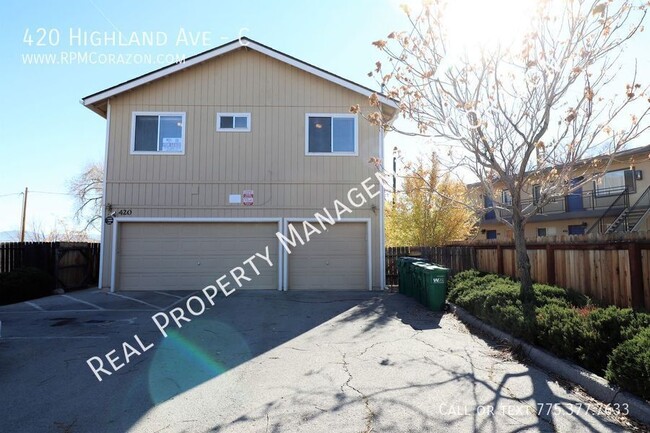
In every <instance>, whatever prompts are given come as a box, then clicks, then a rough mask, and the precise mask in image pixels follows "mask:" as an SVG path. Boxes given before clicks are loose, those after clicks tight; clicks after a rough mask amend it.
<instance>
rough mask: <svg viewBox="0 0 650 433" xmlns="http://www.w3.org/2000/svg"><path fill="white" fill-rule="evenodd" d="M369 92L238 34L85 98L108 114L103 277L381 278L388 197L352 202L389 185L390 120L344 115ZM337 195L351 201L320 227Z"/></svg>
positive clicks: (177, 285)
mask: <svg viewBox="0 0 650 433" xmlns="http://www.w3.org/2000/svg"><path fill="white" fill-rule="evenodd" d="M373 93H374V92H373V91H372V90H371V89H368V88H366V87H364V86H361V85H359V84H356V83H354V82H352V81H349V80H346V79H344V78H342V77H339V76H337V75H334V74H332V73H330V72H327V71H325V70H323V69H320V68H318V67H315V66H312V65H310V64H307V63H305V62H303V61H300V60H298V59H296V58H294V57H291V56H288V55H286V54H283V53H281V52H279V51H276V50H274V49H272V48H270V47H267V46H265V45H262V44H260V43H258V42H255V41H253V40H250V39H248V38H244V39H241V40H235V41H233V42H230V43H227V44H225V45H222V46H220V47H217V48H215V49H212V50H209V51H206V52H203V53H201V54H199V55H196V56H194V57H191V58H188V59H187V60H186V61H185V62H184V63H179V64H174V65H170V66H167V67H164V68H162V69H158V70H156V71H153V72H151V73H148V74H145V75H142V76H140V77H137V78H134V79H132V80H129V81H126V82H124V83H121V84H118V85H116V86H113V87H110V88H108V89H105V90H102V91H100V92H97V93H94V94H92V95H90V96H87V97H85V98H83V100H82V103H83V104H84V105H85V106H86V107H88V108H89V109H91V110H92V111H94V112H95V113H97V114H99V115H100V116H102V117H105V118H106V120H107V127H106V161H105V167H104V169H105V185H104V197H103V200H104V208H105V215H104V217H105V223H104V224H103V230H102V234H101V244H102V249H101V273H100V286H101V287H104V288H110V289H111V290H165V289H168V290H182V289H186V290H200V289H202V288H203V287H205V286H206V285H210V284H213V285H214V284H215V281H216V280H217V279H220V278H221V277H223V276H226V277H228V278H231V276H232V278H234V281H231V283H232V284H231V287H234V288H237V287H238V285H239V284H241V287H242V288H244V289H247V288H253V289H258V288H259V289H280V290H286V289H360V290H368V289H373V288H383V287H384V274H385V272H384V257H385V256H384V240H383V239H384V238H383V236H384V234H383V233H384V232H383V194H379V195H377V196H375V197H373V198H368V197H366V198H367V199H366V201H365V202H363V203H361V201H360V199H355V200H356V202H357V204H359V203H361V204H360V205H359V206H358V207H356V205H355V206H352V205H350V203H349V202H348V200H349V199H350V197H352V198H354V197H356V196H357V194H359V192H358V191H363V188H362V187H361V186H360V184H361V183H362V182H363V181H364V180H365V179H367V178H369V177H371V178H372V182H371V183H372V185H374V187H375V188H376V191H379V189H380V188H381V186H380V185H379V182H378V181H377V180H376V179H375V178H374V173H375V167H374V166H373V165H372V164H371V163H370V162H369V161H370V160H371V159H373V158H380V159H381V158H382V156H383V155H382V153H383V138H384V131H383V130H382V129H381V128H380V127H378V126H375V125H373V124H371V123H370V122H368V121H367V120H365V119H364V118H363V117H361V115H359V114H352V113H351V112H350V107H351V106H353V105H356V104H359V105H360V106H361V109H362V111H363V110H364V109H365V110H369V111H370V110H372V111H375V110H376V109H377V108H376V107H370V106H369V105H368V97H369V96H370V95H372V94H373ZM378 98H379V107H380V109H381V110H382V112H383V114H384V116H385V118H386V119H392V118H394V116H395V115H396V113H397V108H398V106H397V104H396V103H395V102H394V101H392V100H390V99H389V98H387V97H385V96H383V95H378ZM366 185H370V184H369V183H366ZM355 188H356V189H355ZM351 190H353V191H354V194H352V195H351V194H350V191H351ZM337 200H338V201H339V202H340V203H342V204H345V203H347V207H349V208H350V210H351V212H345V213H343V214H342V215H339V217H340V218H337V220H338V221H337V222H336V223H335V224H333V225H330V224H329V223H328V224H326V227H327V230H324V229H323V226H322V225H321V224H319V221H318V219H317V218H315V214H316V213H317V212H320V213H321V214H324V213H325V211H324V208H326V210H329V211H330V212H331V214H332V215H333V214H334V213H335V210H334V209H335V206H334V204H333V203H335V201H337ZM304 221H308V222H309V221H311V223H312V224H311V225H312V226H314V227H316V228H319V229H320V230H319V231H320V232H321V233H314V232H313V231H312V233H311V236H307V237H308V238H309V240H308V241H306V240H305V234H304V232H303V231H302V230H303V227H302V226H301V223H303V222H304ZM321 222H322V221H321ZM292 225H293V226H294V227H296V226H297V227H298V229H299V230H298V232H299V233H302V236H301V237H302V240H303V242H302V243H304V245H303V244H301V243H300V242H298V241H296V245H295V247H292V248H286V247H285V245H284V244H283V243H282V242H281V241H280V239H281V238H280V237H278V233H280V234H283V235H286V236H287V238H291V235H292V233H291V229H290V227H291V226H292ZM294 240H295V239H294ZM256 254H258V255H256ZM262 256H264V258H262ZM251 258H252V259H251ZM233 270H234V272H235V273H234V274H233ZM242 272H245V273H246V274H245V276H242ZM235 283H236V284H235Z"/></svg>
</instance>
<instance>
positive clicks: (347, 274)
mask: <svg viewBox="0 0 650 433" xmlns="http://www.w3.org/2000/svg"><path fill="white" fill-rule="evenodd" d="M293 224H294V226H295V227H296V229H298V232H299V233H302V231H301V229H302V223H300V222H297V223H296V222H294V223H293ZM314 224H316V223H314ZM287 266H288V268H289V269H288V272H289V281H288V283H289V287H288V288H289V290H300V289H311V290H368V231H367V225H366V223H357V222H354V223H353V222H338V223H336V224H335V225H333V226H331V227H328V228H327V231H324V232H322V233H321V234H317V235H313V236H312V237H311V239H310V241H309V242H306V243H305V244H304V245H297V246H296V248H292V252H291V254H289V256H288V263H287Z"/></svg>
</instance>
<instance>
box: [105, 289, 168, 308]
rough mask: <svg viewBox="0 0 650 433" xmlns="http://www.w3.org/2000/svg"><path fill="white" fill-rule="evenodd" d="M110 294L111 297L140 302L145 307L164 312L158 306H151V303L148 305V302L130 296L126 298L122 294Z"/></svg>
mask: <svg viewBox="0 0 650 433" xmlns="http://www.w3.org/2000/svg"><path fill="white" fill-rule="evenodd" d="M108 294H109V295H111V296H117V297H118V298H122V299H128V300H130V301H133V302H139V303H141V304H144V305H147V306H149V307H153V308H155V309H156V310H163V308H161V307H159V306H157V305H153V304H150V303H148V302H145V301H141V300H140V299H136V298H132V297H130V296H124V295H120V294H118V293H111V292H108Z"/></svg>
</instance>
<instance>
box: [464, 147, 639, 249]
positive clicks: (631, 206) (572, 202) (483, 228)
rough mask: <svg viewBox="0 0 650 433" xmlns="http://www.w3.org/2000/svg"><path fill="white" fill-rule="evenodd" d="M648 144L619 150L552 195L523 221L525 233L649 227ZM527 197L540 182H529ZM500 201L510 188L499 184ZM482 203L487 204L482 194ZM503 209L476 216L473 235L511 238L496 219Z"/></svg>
mask: <svg viewBox="0 0 650 433" xmlns="http://www.w3.org/2000/svg"><path fill="white" fill-rule="evenodd" d="M649 154H650V146H645V147H640V148H635V149H630V150H625V151H621V152H618V153H616V154H615V155H614V158H613V160H612V162H611V165H610V167H609V168H608V170H607V172H606V173H605V174H604V175H602V177H600V178H598V180H596V181H593V182H589V183H588V184H586V185H585V186H583V187H582V188H579V189H577V190H575V191H574V192H573V193H571V194H569V195H567V196H564V197H558V198H555V199H553V200H552V201H551V202H550V203H549V204H547V205H546V206H544V207H543V208H542V210H541V212H539V213H538V214H537V215H534V216H532V217H531V218H530V219H529V220H528V224H527V225H526V237H527V238H535V237H544V236H560V235H567V234H568V235H581V234H586V233H612V232H624V231H647V230H650V218H649V215H650V188H649V187H650V159H649V157H648V155H649ZM528 189H529V190H530V192H531V195H530V196H528V197H525V198H524V202H525V203H526V201H527V202H528V203H530V202H532V201H534V200H536V199H537V198H538V195H539V187H537V186H536V185H534V184H533V185H530V188H528ZM500 194H501V199H502V202H504V203H507V202H508V198H509V193H508V191H507V190H505V191H504V190H501V191H500ZM484 203H485V205H486V207H487V208H489V207H490V206H491V202H490V200H489V199H487V198H485V199H484ZM497 212H500V215H502V216H503V217H505V218H507V215H508V211H507V210H503V209H502V210H499V209H493V210H490V211H488V212H487V213H486V214H485V215H484V216H483V217H482V218H481V222H480V230H479V232H478V236H477V237H478V239H512V230H510V229H509V228H508V227H507V226H506V225H505V224H504V223H502V222H499V221H498V219H497Z"/></svg>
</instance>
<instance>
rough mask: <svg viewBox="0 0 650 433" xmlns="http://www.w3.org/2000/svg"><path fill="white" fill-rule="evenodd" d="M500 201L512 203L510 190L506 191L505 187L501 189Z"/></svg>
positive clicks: (507, 204)
mask: <svg viewBox="0 0 650 433" xmlns="http://www.w3.org/2000/svg"><path fill="white" fill-rule="evenodd" d="M501 201H502V203H503V204H505V205H506V206H510V205H512V194H510V191H508V190H507V189H504V190H503V191H501Z"/></svg>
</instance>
